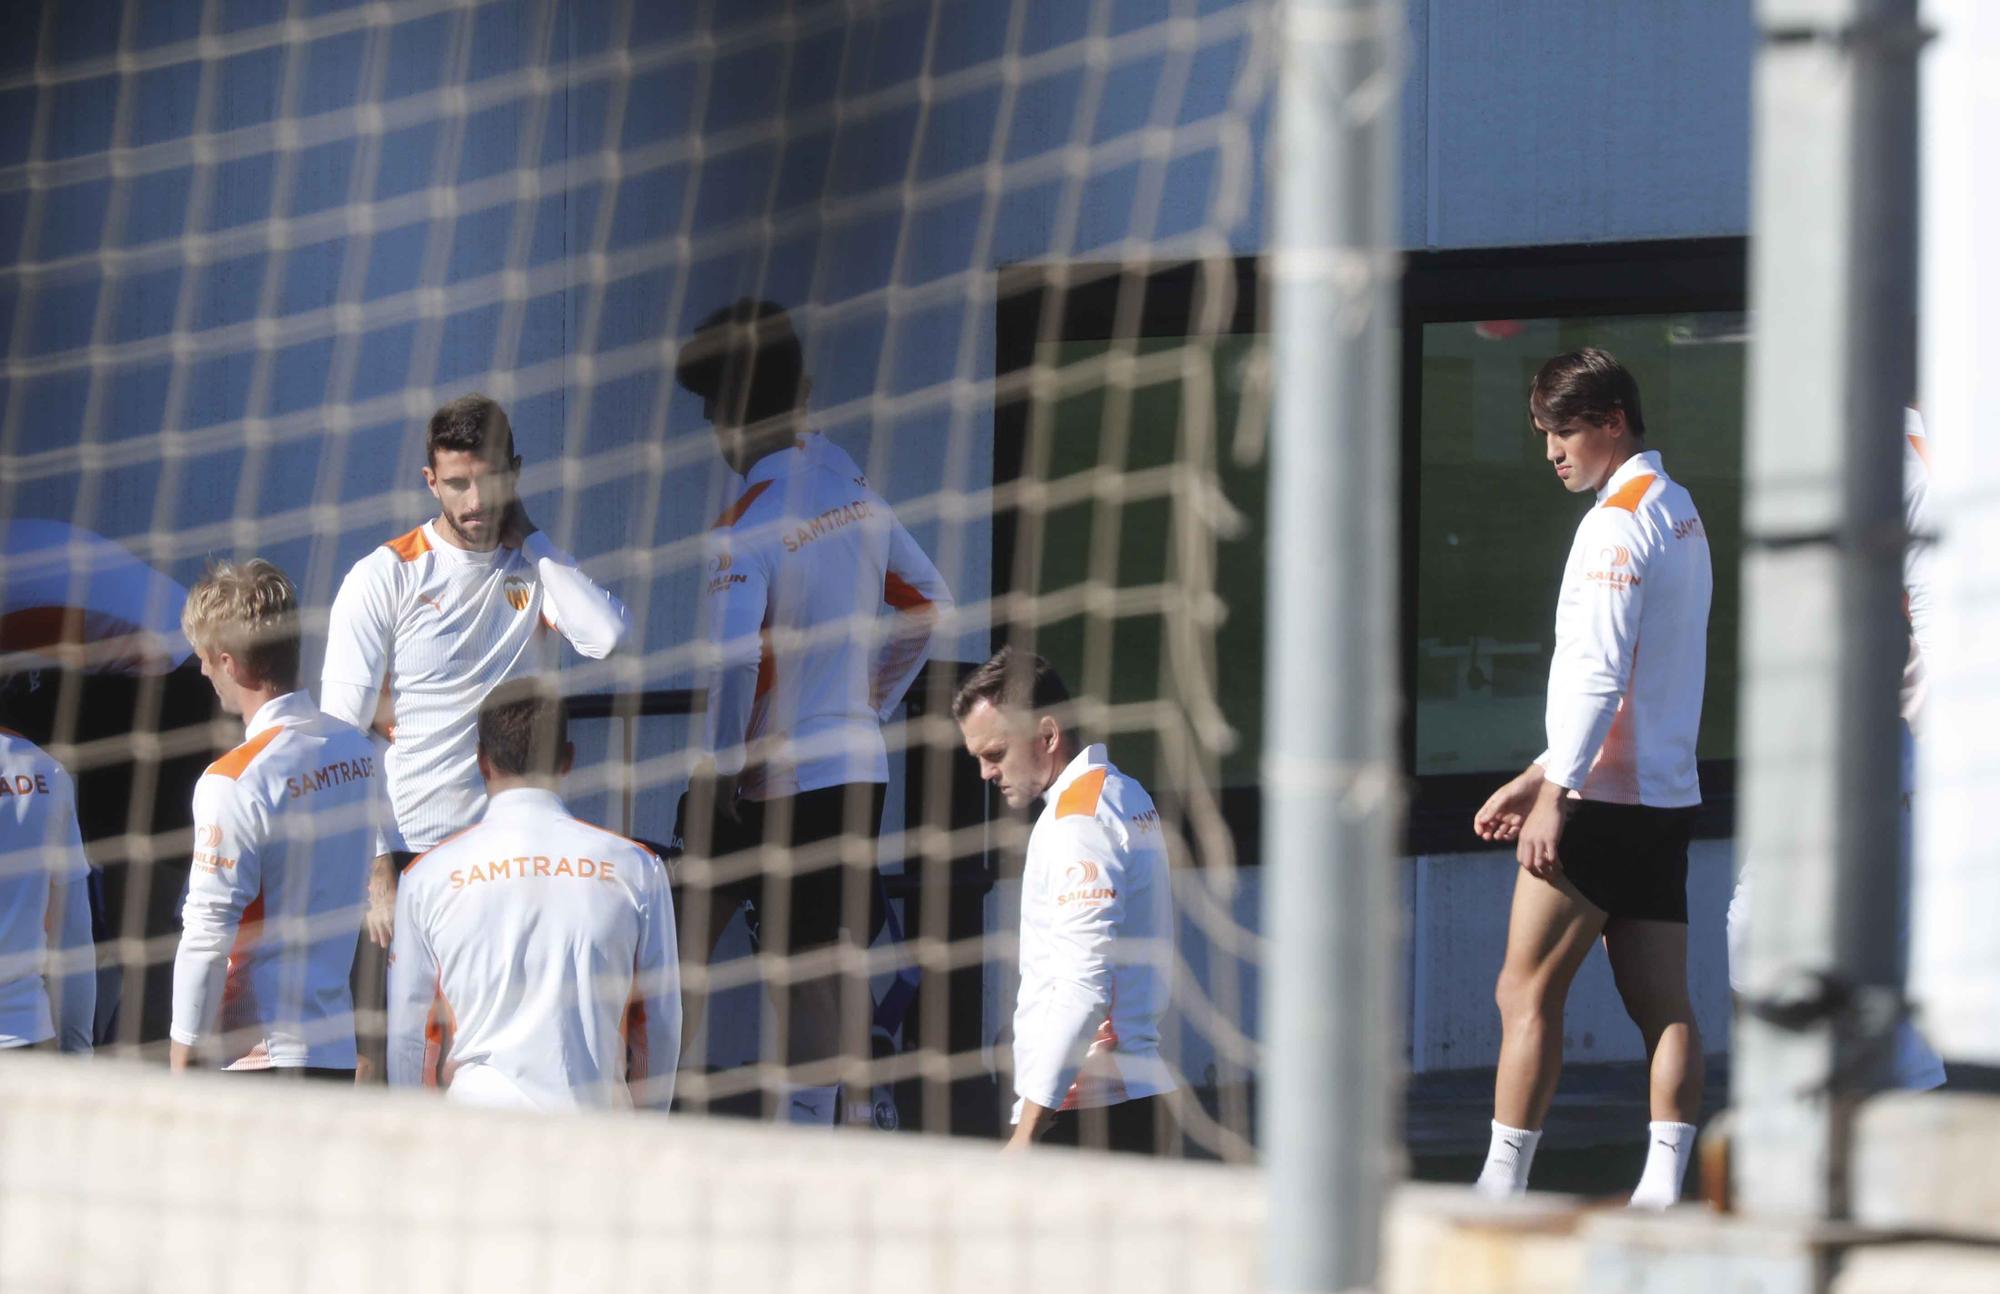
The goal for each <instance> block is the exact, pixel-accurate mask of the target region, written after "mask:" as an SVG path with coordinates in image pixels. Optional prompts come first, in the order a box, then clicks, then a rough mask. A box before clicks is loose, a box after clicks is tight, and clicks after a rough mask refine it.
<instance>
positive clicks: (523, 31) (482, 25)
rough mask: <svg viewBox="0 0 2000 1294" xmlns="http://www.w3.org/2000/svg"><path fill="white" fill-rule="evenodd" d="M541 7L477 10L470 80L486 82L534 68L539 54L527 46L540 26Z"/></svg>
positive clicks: (506, 6) (501, 6)
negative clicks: (489, 79) (492, 77)
mask: <svg viewBox="0 0 2000 1294" xmlns="http://www.w3.org/2000/svg"><path fill="white" fill-rule="evenodd" d="M542 7H543V6H541V5H538V4H493V5H487V6H486V7H485V8H483V9H479V10H477V11H475V12H474V14H473V16H472V49H471V51H470V54H471V58H470V60H469V61H468V63H467V66H466V77H467V79H468V80H473V81H483V80H485V79H486V78H487V77H489V76H506V75H508V74H510V73H513V72H518V71H521V70H522V69H524V68H527V67H529V66H531V65H532V64H533V62H534V60H535V56H536V54H537V53H538V52H539V51H536V50H531V49H529V47H528V45H529V42H530V41H531V40H533V39H534V36H535V31H536V29H537V27H538V26H539V23H538V21H537V19H538V17H539V11H540V10H541V8H542ZM557 21H558V22H560V21H561V19H560V18H558V20H557Z"/></svg>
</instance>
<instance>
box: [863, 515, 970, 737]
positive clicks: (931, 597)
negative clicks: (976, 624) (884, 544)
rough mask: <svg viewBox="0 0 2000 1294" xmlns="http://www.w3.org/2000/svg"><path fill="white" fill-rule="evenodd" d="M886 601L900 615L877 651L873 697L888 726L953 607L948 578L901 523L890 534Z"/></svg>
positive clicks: (894, 617)
mask: <svg viewBox="0 0 2000 1294" xmlns="http://www.w3.org/2000/svg"><path fill="white" fill-rule="evenodd" d="M882 600H883V602H884V603H886V604H887V605H888V607H889V608H890V610H891V611H892V612H893V613H894V614H893V618H892V620H891V621H890V625H889V627H888V628H887V630H886V631H885V632H884V633H883V636H882V645H881V647H880V648H879V649H878V650H877V651H876V653H875V660H874V662H873V668H872V670H871V679H870V699H871V701H872V702H873V703H874V706H875V711H876V713H877V714H878V715H880V716H881V718H882V719H883V721H884V722H887V720H888V719H889V716H890V714H891V713H892V712H893V711H894V710H895V708H896V707H897V706H898V705H900V704H902V700H903V694H904V693H905V692H907V691H909V690H910V684H911V683H912V682H914V681H915V680H916V677H917V671H918V670H920V669H922V668H923V667H924V661H925V660H926V659H928V658H929V656H930V653H931V639H932V637H933V635H935V634H936V632H937V626H938V622H939V620H941V619H942V618H943V617H944V616H946V615H947V614H949V613H950V611H951V608H952V601H951V590H950V589H949V588H947V587H945V582H944V576H942V575H940V574H938V569H937V567H936V566H935V565H933V564H932V562H931V559H930V558H929V557H928V556H926V555H925V553H924V550H923V549H922V548H920V547H919V546H918V545H917V541H916V540H914V539H912V538H911V537H910V532H909V531H907V530H905V529H904V528H903V523H902V522H900V521H896V522H893V523H892V524H891V526H890V530H889V573H888V576H887V578H886V579H885V580H884V581H883V586H882Z"/></svg>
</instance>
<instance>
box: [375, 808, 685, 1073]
mask: <svg viewBox="0 0 2000 1294" xmlns="http://www.w3.org/2000/svg"><path fill="white" fill-rule="evenodd" d="M679 966H680V963H679V959H678V957H677V955H676V950H675V945H674V905H673V899H672V898H671V897H670V896H669V894H668V891H667V873H666V868H665V866H664V865H663V864H662V863H661V862H660V860H659V859H658V858H657V857H655V856H654V855H653V854H652V853H651V852H650V851H649V850H647V849H645V848H644V847H642V846H640V845H638V844H635V843H634V842H632V841H630V840H627V839H625V838H624V837H622V836H616V835H613V834H611V833H610V832H608V831H604V830H602V829H600V828H597V827H593V826H591V825H590V824H589V823H587V822H582V821H579V820H578V819H576V818H573V817H571V816H570V813H569V810H568V809H566V808H565V807H563V802H562V799H561V798H560V797H559V796H557V795H556V794H555V793H554V792H553V791H543V790H536V789H533V788H527V787H523V788H519V789H516V790H511V791H503V792H502V793H500V794H499V795H496V796H494V797H493V798H492V800H491V801H490V803H489V804H488V805H487V809H486V817H485V820H484V821H482V822H481V823H480V824H479V825H478V826H476V827H473V828H472V829H470V830H468V831H464V832H461V833H460V834H458V835H456V836H454V837H452V838H451V839H450V840H447V841H446V842H445V843H444V844H442V845H439V846H438V847H437V848H436V849H433V850H431V851H430V852H429V853H427V854H425V855H424V856H423V857H421V858H419V859H418V860H417V861H416V862H414V863H412V864H410V868H409V870H408V871H407V872H405V873H404V874H403V879H402V883H401V884H400V885H399V886H398V887H397V892H396V936H395V940H394V943H393V946H392V947H391V950H390V957H389V1081H390V1082H391V1083H395V1084H400V1085H404V1086H415V1085H418V1084H422V1085H424V1086H437V1085H440V1084H441V1085H443V1086H445V1087H447V1088H449V1095H450V1096H451V1098H452V1099H453V1100H456V1101H465V1102H470V1103H473V1104H479V1105H500V1106H515V1107H522V1108H532V1109H543V1110H555V1109H568V1108H573V1107H576V1106H599V1107H602V1106H625V1105H639V1106H648V1107H653V1108H657V1109H661V1110H664V1109H666V1108H667V1104H668V1102H669V1101H671V1100H672V1099H673V1094H674V1069H675V1067H676V1066H677V1065H678V1064H679V1063H680V1038H681V999H680V970H679Z"/></svg>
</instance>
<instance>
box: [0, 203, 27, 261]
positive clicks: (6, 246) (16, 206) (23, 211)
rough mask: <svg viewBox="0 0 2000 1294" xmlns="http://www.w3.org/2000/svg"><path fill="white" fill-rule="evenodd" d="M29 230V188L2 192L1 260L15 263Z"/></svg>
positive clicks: (0, 205)
mask: <svg viewBox="0 0 2000 1294" xmlns="http://www.w3.org/2000/svg"><path fill="white" fill-rule="evenodd" d="M27 232H28V190H26V189H15V190H12V191H11V192H6V193H0V260H4V261H5V262H6V263H7V264H9V265H11V264H13V263H14V261H15V260H16V258H18V257H19V256H20V254H21V240H22V238H24V237H26V236H27Z"/></svg>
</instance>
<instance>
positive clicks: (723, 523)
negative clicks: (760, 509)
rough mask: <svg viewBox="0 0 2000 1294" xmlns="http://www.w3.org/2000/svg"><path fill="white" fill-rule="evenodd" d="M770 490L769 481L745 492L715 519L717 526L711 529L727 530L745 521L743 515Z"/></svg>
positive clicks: (762, 482) (759, 483) (761, 482)
mask: <svg viewBox="0 0 2000 1294" xmlns="http://www.w3.org/2000/svg"><path fill="white" fill-rule="evenodd" d="M770 488H771V483H770V482H769V481H759V482H757V484H755V485H753V486H751V487H750V488H749V489H747V490H745V491H744V492H743V497H742V498H740V499H738V500H737V501H736V502H734V503H732V504H730V505H729V507H728V508H727V509H725V510H724V511H723V514H722V515H721V516H719V517H717V518H716V519H715V524H714V525H713V526H710V527H709V529H711V530H727V529H729V528H730V527H731V526H733V525H735V524H736V523H737V522H739V521H741V520H743V514H744V513H746V512H748V511H750V505H751V504H753V503H755V502H756V501H757V496H758V495H760V494H762V493H763V492H764V491H766V490H768V489H770Z"/></svg>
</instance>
